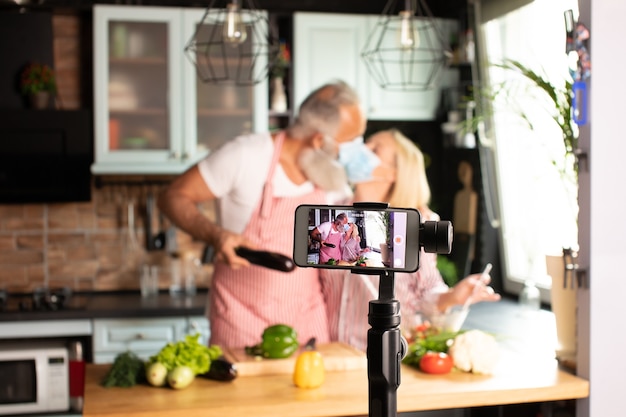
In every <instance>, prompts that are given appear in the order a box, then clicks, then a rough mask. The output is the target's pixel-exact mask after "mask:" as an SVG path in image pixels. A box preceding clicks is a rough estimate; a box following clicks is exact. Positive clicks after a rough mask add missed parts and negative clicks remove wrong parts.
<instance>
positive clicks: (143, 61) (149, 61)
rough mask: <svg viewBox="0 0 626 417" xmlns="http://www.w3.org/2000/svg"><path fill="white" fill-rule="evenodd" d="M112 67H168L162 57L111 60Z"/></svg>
mask: <svg viewBox="0 0 626 417" xmlns="http://www.w3.org/2000/svg"><path fill="white" fill-rule="evenodd" d="M109 63H110V64H111V65H166V64H167V60H166V59H165V58H164V57H161V56H155V57H137V58H134V57H133V58H110V59H109Z"/></svg>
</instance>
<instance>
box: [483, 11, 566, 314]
mask: <svg viewBox="0 0 626 417" xmlns="http://www.w3.org/2000/svg"><path fill="white" fill-rule="evenodd" d="M570 9H571V10H573V12H574V16H577V15H578V5H577V0H563V1H559V2H555V1H553V0H535V1H533V2H532V3H530V4H527V5H525V6H523V7H520V8H518V9H516V10H513V11H510V12H508V13H506V14H503V15H499V16H497V17H494V18H493V19H491V20H489V21H486V22H482V24H481V26H480V31H481V35H482V36H481V38H480V39H481V40H482V44H481V47H482V48H483V50H484V57H485V59H484V60H485V61H486V62H488V63H490V64H493V63H501V62H503V61H504V60H505V59H514V60H516V61H519V62H521V63H522V64H524V66H526V67H528V68H531V69H533V70H534V71H536V72H538V73H542V74H546V76H547V77H548V78H549V79H550V80H551V81H552V82H554V83H559V82H561V83H562V82H563V80H564V79H566V77H569V74H568V62H567V56H566V53H565V24H564V21H565V20H564V12H565V11H566V10H570ZM488 14H489V13H483V16H485V15H488ZM514 76H515V74H514V72H513V71H510V70H505V69H501V68H497V67H495V66H493V65H487V66H486V68H484V73H483V74H482V78H483V79H484V80H488V82H489V83H490V84H491V85H492V86H496V85H498V84H499V83H500V82H502V81H503V80H505V78H506V79H508V77H514ZM526 93H527V91H521V90H520V91H515V92H514V94H513V97H509V98H507V99H506V100H507V103H509V105H507V110H503V109H502V108H501V107H499V105H498V101H499V100H496V101H495V102H494V108H493V117H492V118H491V120H490V123H488V126H489V129H488V130H487V132H488V133H487V135H486V138H491V139H492V144H493V145H492V146H493V150H494V155H495V171H496V173H497V182H498V195H499V201H498V207H499V212H500V230H501V235H500V236H501V244H502V255H503V272H504V273H505V276H504V289H505V291H507V292H511V293H517V292H519V290H520V288H521V286H522V284H523V282H524V281H525V280H528V279H530V280H534V281H535V282H536V283H537V285H538V286H539V288H540V289H541V290H542V300H543V301H544V302H549V291H548V290H549V288H550V286H551V278H550V277H549V276H548V275H547V272H546V266H545V265H546V260H545V256H546V255H560V254H561V253H562V249H563V248H564V247H575V244H576V242H577V235H578V231H577V227H576V221H577V210H578V206H577V202H576V190H577V187H576V184H575V183H574V182H572V181H571V179H570V180H568V179H566V178H564V177H563V175H562V174H561V172H560V171H559V170H558V169H557V168H556V167H555V166H554V163H553V161H562V160H563V154H564V147H563V141H562V140H561V131H560V129H559V127H558V125H557V124H556V123H555V122H554V120H552V118H551V113H550V111H549V110H548V108H549V103H548V102H547V101H545V100H544V101H541V99H540V98H538V97H539V96H538V95H533V94H531V93H528V94H526ZM513 106H517V108H516V109H515V108H512V107H513ZM511 110H513V111H511ZM522 111H523V113H524V114H525V115H527V116H528V117H529V121H530V123H531V124H532V129H531V128H529V123H527V122H525V120H524V119H523V118H522V117H521V114H522ZM487 142H489V140H488V139H487Z"/></svg>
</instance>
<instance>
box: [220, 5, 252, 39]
mask: <svg viewBox="0 0 626 417" xmlns="http://www.w3.org/2000/svg"><path fill="white" fill-rule="evenodd" d="M226 9H227V10H226V20H225V21H224V32H223V36H224V42H226V43H230V44H232V45H233V46H237V45H238V44H240V43H244V42H245V41H246V37H247V36H248V34H247V33H246V25H245V24H244V23H243V21H242V20H241V10H240V9H239V4H237V3H230V4H228V5H227V6H226Z"/></svg>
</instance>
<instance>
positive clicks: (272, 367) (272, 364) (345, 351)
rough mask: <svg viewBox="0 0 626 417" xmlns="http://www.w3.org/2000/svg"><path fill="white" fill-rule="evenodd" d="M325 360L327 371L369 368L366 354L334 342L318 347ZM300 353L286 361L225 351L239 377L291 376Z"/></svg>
mask: <svg viewBox="0 0 626 417" xmlns="http://www.w3.org/2000/svg"><path fill="white" fill-rule="evenodd" d="M316 349H317V351H318V352H320V353H321V354H322V357H323V358H324V368H325V369H326V371H329V372H333V371H348V370H357V369H366V368H367V357H366V355H365V352H362V351H360V350H358V349H355V348H353V347H352V346H350V345H347V344H345V343H339V342H333V343H328V344H320V345H317V346H316ZM300 352H301V351H298V352H296V353H294V354H293V355H291V356H290V357H289V358H285V359H266V358H261V357H257V356H249V355H246V352H245V349H244V348H230V349H224V356H225V357H226V359H228V360H229V361H230V362H232V363H234V364H235V366H236V367H237V372H238V375H239V376H255V375H279V374H291V373H293V368H294V366H295V364H296V358H297V357H298V354H299V353H300Z"/></svg>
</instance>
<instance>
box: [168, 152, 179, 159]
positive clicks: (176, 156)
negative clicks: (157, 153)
mask: <svg viewBox="0 0 626 417" xmlns="http://www.w3.org/2000/svg"><path fill="white" fill-rule="evenodd" d="M169 158H170V159H178V152H176V151H173V152H170V157H169Z"/></svg>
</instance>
